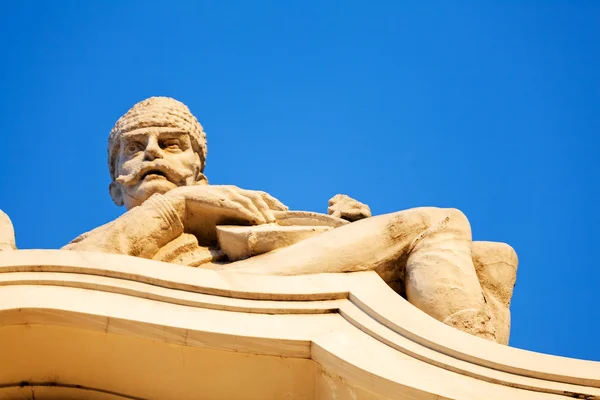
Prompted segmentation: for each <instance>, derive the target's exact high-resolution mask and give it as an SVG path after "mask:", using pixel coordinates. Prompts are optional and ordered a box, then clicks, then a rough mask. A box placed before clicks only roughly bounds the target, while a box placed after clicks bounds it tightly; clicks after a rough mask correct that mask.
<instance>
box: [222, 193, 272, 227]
mask: <svg viewBox="0 0 600 400" xmlns="http://www.w3.org/2000/svg"><path fill="white" fill-rule="evenodd" d="M230 200H231V202H233V203H236V204H239V205H240V206H241V207H243V208H244V209H245V210H246V211H247V212H248V215H251V216H252V219H251V222H253V223H256V224H264V223H265V222H267V221H266V220H265V217H264V216H263V214H262V213H261V212H260V211H259V209H258V208H257V207H256V205H255V204H254V202H253V201H252V199H251V198H249V197H248V196H244V195H243V194H240V193H236V192H231V193H230Z"/></svg>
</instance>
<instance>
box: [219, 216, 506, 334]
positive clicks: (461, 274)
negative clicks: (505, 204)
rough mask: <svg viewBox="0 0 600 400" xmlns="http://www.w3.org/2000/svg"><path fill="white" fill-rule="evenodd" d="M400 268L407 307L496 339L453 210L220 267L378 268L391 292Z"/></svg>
mask: <svg viewBox="0 0 600 400" xmlns="http://www.w3.org/2000/svg"><path fill="white" fill-rule="evenodd" d="M405 266H406V276H405V279H404V281H405V285H406V294H407V298H408V300H409V301H410V302H411V303H412V304H414V305H415V306H417V307H418V308H420V309H421V310H423V311H424V312H426V313H427V314H429V315H431V316H432V317H434V318H436V319H438V320H440V321H443V322H445V323H447V324H448V325H451V326H454V327H456V328H458V329H461V330H463V331H466V332H468V333H472V334H475V335H477V336H480V337H484V338H486V339H490V340H494V330H493V327H492V325H491V323H490V315H489V311H488V310H487V307H486V304H485V300H484V297H483V294H482V289H481V286H480V284H479V281H478V278H477V275H476V273H475V267H474V265H473V260H472V258H471V228H470V225H469V222H468V220H467V218H466V217H465V216H464V214H462V213H461V212H460V211H458V210H455V209H440V208H433V207H423V208H415V209H411V210H406V211H400V212H397V213H392V214H386V215H379V216H376V217H372V218H367V219H364V220H361V221H357V222H354V223H352V224H348V225H344V226H342V227H340V228H337V229H334V230H331V231H329V232H325V233H322V234H320V235H318V236H315V237H312V238H309V239H306V240H304V241H302V242H299V243H296V244H294V245H292V246H289V247H286V248H283V249H279V250H276V251H273V252H270V253H267V254H263V255H261V256H256V257H252V258H250V259H246V260H241V261H236V262H234V263H232V264H229V265H228V266H226V267H224V269H227V270H238V271H240V272H247V273H258V274H275V275H299V274H310V273H322V272H353V271H364V270H375V271H377V273H378V274H379V275H380V276H381V277H382V278H383V279H384V280H385V281H386V282H387V283H388V284H390V286H392V287H394V286H395V285H396V284H397V283H398V282H402V279H401V278H402V272H403V271H404V267H405Z"/></svg>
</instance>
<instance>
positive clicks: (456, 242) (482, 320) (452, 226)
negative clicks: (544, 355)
mask: <svg viewBox="0 0 600 400" xmlns="http://www.w3.org/2000/svg"><path fill="white" fill-rule="evenodd" d="M408 212H410V213H411V215H410V218H411V219H412V220H416V221H419V220H420V221H421V224H422V225H423V226H426V227H427V228H426V229H425V230H423V231H422V232H421V233H420V234H419V235H417V236H416V237H415V238H414V239H413V241H412V243H411V244H410V248H409V256H408V259H407V261H406V271H405V274H406V276H405V281H406V295H407V298H408V301H409V302H410V303H411V304H413V305H415V306H416V307H418V308H420V309H421V310H423V311H425V312H426V313H427V314H429V315H431V316H432V317H434V318H436V319H438V320H440V321H443V322H444V323H446V324H447V325H450V326H453V327H455V328H458V329H460V330H462V331H465V332H468V333H471V334H473V335H476V336H479V337H482V338H484V339H488V340H492V341H495V340H496V339H495V333H494V328H493V325H492V322H491V316H490V312H489V309H488V306H487V304H486V302H485V299H484V296H483V292H482V289H481V285H480V283H479V279H478V277H477V274H476V272H475V267H474V265H473V259H472V255H471V227H470V224H469V221H468V220H467V218H466V217H465V216H464V214H463V213H462V212H460V211H459V210H456V209H441V208H429V207H427V208H416V209H413V210H408ZM413 223H415V222H413Z"/></svg>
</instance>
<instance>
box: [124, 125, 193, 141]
mask: <svg viewBox="0 0 600 400" xmlns="http://www.w3.org/2000/svg"><path fill="white" fill-rule="evenodd" d="M148 136H158V137H179V136H188V137H189V132H186V131H184V130H182V129H179V128H174V127H163V126H159V127H152V126H150V127H144V128H138V129H134V130H131V131H127V132H123V133H121V135H120V137H121V139H124V140H132V139H143V138H147V137H148Z"/></svg>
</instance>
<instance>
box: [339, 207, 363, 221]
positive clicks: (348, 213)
mask: <svg viewBox="0 0 600 400" xmlns="http://www.w3.org/2000/svg"><path fill="white" fill-rule="evenodd" d="M366 217H367V215H365V213H364V211H363V210H362V209H360V208H351V209H347V210H344V211H343V212H342V218H344V219H347V220H348V221H357V220H359V219H363V218H366Z"/></svg>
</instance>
